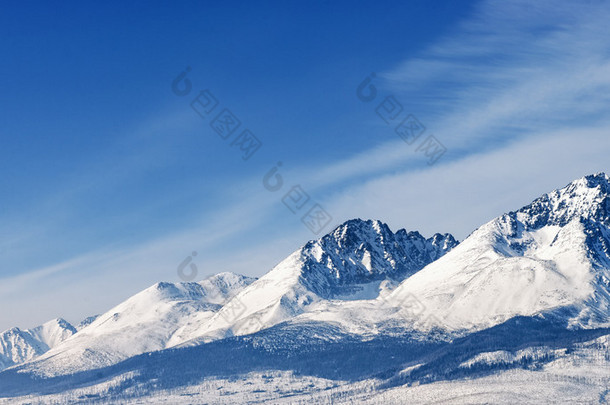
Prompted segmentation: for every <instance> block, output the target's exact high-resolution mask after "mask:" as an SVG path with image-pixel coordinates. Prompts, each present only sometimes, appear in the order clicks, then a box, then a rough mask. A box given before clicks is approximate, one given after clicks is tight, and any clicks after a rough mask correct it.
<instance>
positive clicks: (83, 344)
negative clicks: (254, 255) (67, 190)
mask: <svg viewBox="0 0 610 405" xmlns="http://www.w3.org/2000/svg"><path fill="white" fill-rule="evenodd" d="M254 280H255V279H254V278H250V277H245V276H241V275H237V274H234V273H219V274H216V275H214V276H212V277H210V278H207V279H205V280H203V281H201V282H198V283H195V282H193V283H166V282H161V283H157V284H155V285H153V286H152V287H149V288H147V289H146V290H144V291H142V292H140V293H138V294H136V295H134V296H133V297H131V298H129V299H127V300H126V301H124V302H122V303H121V304H119V305H117V306H116V307H114V308H112V309H110V310H109V311H108V312H106V313H104V314H102V315H100V316H97V317H96V318H95V319H94V320H93V321H91V322H90V323H89V324H88V325H86V326H85V327H83V328H82V329H80V330H79V331H78V333H76V334H75V335H74V336H73V337H72V338H71V339H69V340H67V341H65V342H63V344H59V345H57V346H55V347H53V349H52V350H49V351H48V352H46V353H45V354H44V355H42V356H40V357H39V358H37V359H36V360H35V362H34V363H31V365H29V366H28V367H31V368H38V371H39V372H41V373H45V374H56V373H63V372H67V371H70V372H74V371H78V370H88V369H91V368H96V367H102V366H107V365H109V364H113V363H116V362H118V361H121V360H124V359H126V358H128V357H131V356H135V355H138V354H141V353H145V352H150V351H154V350H160V349H164V348H166V347H170V346H172V345H174V344H177V343H182V342H183V341H184V338H183V337H182V333H183V331H184V330H185V329H188V328H189V326H190V325H193V324H196V325H198V324H200V323H202V322H205V321H206V320H207V319H209V318H211V317H212V316H213V315H214V313H215V312H217V311H218V310H219V308H221V307H222V305H223V304H224V303H225V302H226V301H227V300H229V299H230V298H231V297H233V296H234V295H235V294H237V293H238V292H239V291H240V290H242V289H243V288H245V287H246V286H248V285H249V284H250V283H252V282H253V281H254ZM188 338H190V336H189V337H188Z"/></svg>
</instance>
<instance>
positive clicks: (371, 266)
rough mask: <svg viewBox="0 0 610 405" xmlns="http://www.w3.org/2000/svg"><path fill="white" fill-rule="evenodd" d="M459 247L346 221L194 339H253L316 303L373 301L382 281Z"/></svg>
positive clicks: (447, 238) (446, 239)
mask: <svg viewBox="0 0 610 405" xmlns="http://www.w3.org/2000/svg"><path fill="white" fill-rule="evenodd" d="M457 243H458V242H457V241H456V240H455V239H454V238H453V236H451V235H449V234H445V235H441V234H436V235H434V236H433V237H431V238H429V239H426V238H424V237H423V236H421V235H420V234H419V233H417V232H409V233H407V232H406V231H405V230H404V229H401V230H399V231H398V232H396V233H393V232H392V231H391V230H390V229H389V228H388V226H387V225H385V224H383V223H381V222H379V221H371V220H368V221H363V220H360V219H355V220H350V221H347V222H345V223H344V224H342V225H340V226H339V227H337V228H336V229H335V230H334V231H333V232H331V233H329V234H328V235H325V236H324V237H322V238H321V239H318V240H314V241H310V242H308V243H307V244H306V245H305V246H303V247H302V248H301V249H299V250H297V251H295V252H294V253H292V254H291V255H290V256H288V258H286V259H285V260H284V261H282V262H281V263H279V264H278V265H277V266H276V267H274V268H273V269H272V270H271V271H270V272H269V273H267V274H266V275H265V276H263V277H261V278H260V279H259V280H257V281H256V282H254V283H252V284H251V285H250V286H249V287H248V288H246V289H244V290H243V291H242V292H241V293H239V294H238V295H237V296H236V297H235V298H234V299H233V300H231V301H230V302H229V303H228V304H227V305H225V306H224V307H223V308H222V309H220V311H218V313H217V314H215V315H214V316H213V317H212V318H211V319H210V320H209V321H208V322H206V323H204V324H203V325H202V326H201V327H200V328H199V329H198V330H197V331H195V332H194V333H193V336H197V335H198V336H199V337H200V338H201V339H203V340H212V339H217V338H222V337H225V336H231V335H243V334H248V333H253V332H256V331H258V330H261V329H263V328H267V327H270V326H272V325H275V324H277V323H279V322H282V321H284V320H287V319H290V318H293V317H295V316H297V315H299V314H301V313H303V312H306V311H307V310H308V309H309V308H314V306H312V304H316V303H319V302H325V301H327V300H332V299H339V300H353V299H357V298H361V297H362V295H369V296H370V297H369V298H376V297H377V296H378V295H379V284H380V282H381V281H384V280H386V281H392V280H393V281H395V282H399V281H401V280H403V279H404V278H405V277H408V276H409V275H411V274H413V273H415V272H417V271H418V270H420V269H421V268H423V267H424V266H425V265H427V264H428V263H431V262H432V261H434V260H436V259H437V258H439V257H441V256H442V255H444V254H445V253H446V252H448V251H449V250H451V249H452V248H453V247H454V246H456V245H457ZM371 285H372V286H373V287H372V288H371ZM201 339H200V340H201Z"/></svg>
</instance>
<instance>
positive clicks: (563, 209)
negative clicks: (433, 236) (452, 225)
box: [387, 173, 610, 330]
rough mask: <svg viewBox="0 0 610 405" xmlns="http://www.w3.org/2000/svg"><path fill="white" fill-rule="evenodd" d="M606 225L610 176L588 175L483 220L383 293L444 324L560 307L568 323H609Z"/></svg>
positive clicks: (465, 326)
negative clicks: (452, 246)
mask: <svg viewBox="0 0 610 405" xmlns="http://www.w3.org/2000/svg"><path fill="white" fill-rule="evenodd" d="M609 227H610V178H609V177H608V176H607V175H605V174H603V173H600V174H597V175H592V176H587V177H584V178H582V179H579V180H576V181H574V182H572V183H570V184H569V185H567V186H566V187H564V188H562V189H560V190H556V191H553V192H552V193H549V194H545V195H543V196H542V197H540V198H538V199H537V200H535V201H534V202H533V203H532V204H530V205H528V206H526V207H523V208H522V209H520V210H518V211H516V212H510V213H508V214H504V215H502V216H500V217H498V218H496V219H494V220H492V221H490V222H489V223H487V224H485V225H483V226H482V227H480V228H479V229H477V230H476V231H475V232H473V233H472V234H471V236H469V237H468V238H467V239H466V240H464V241H463V242H462V243H461V244H460V245H459V246H457V247H456V248H455V249H454V250H452V251H451V252H450V253H448V254H447V255H445V256H444V257H442V258H440V259H439V260H437V261H435V262H433V263H432V264H430V265H428V266H427V267H426V268H424V269H423V270H421V271H420V272H418V273H417V274H415V275H413V276H412V277H410V278H408V279H407V280H405V281H404V282H403V283H402V284H401V285H400V286H399V287H397V288H396V289H395V290H394V291H393V292H392V294H390V295H389V297H388V299H387V301H388V303H389V304H390V305H394V306H400V305H401V303H403V302H405V300H409V299H417V300H418V301H419V302H420V303H421V306H422V308H424V310H422V311H420V313H418V314H409V315H410V316H411V321H412V322H415V323H417V321H418V319H422V318H424V317H429V319H428V323H429V324H432V325H437V326H441V327H443V328H447V329H449V330H473V329H482V328H485V327H490V326H493V325H496V324H498V323H501V322H503V321H505V320H507V319H509V318H512V317H514V316H517V315H524V316H529V315H533V314H537V313H540V312H543V311H548V310H553V309H558V308H564V310H566V311H568V313H569V319H570V322H571V324H572V326H580V327H602V326H608V325H610V288H609V286H610V283H609V280H610V266H609V264H610V257H609V252H610V250H609V248H608V247H609V246H610V237H609V236H610V231H609ZM430 314H433V316H429V315H430ZM403 315H404V314H403Z"/></svg>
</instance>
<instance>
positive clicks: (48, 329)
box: [0, 318, 76, 370]
mask: <svg viewBox="0 0 610 405" xmlns="http://www.w3.org/2000/svg"><path fill="white" fill-rule="evenodd" d="M75 333H76V329H75V328H74V327H73V326H72V325H70V323H68V322H67V321H65V320H64V319H61V318H57V319H53V320H51V321H49V322H46V323H44V324H42V325H40V326H37V327H35V328H32V329H25V330H21V329H19V328H12V329H9V330H7V331H5V332H2V333H0V370H1V369H3V368H6V367H10V366H13V365H15V364H20V363H23V362H25V361H28V360H32V359H34V358H36V357H38V356H40V355H41V354H43V353H46V352H47V351H49V349H51V348H53V347H55V346H57V345H59V344H60V343H61V342H63V341H64V340H66V339H68V338H69V337H70V336H72V335H73V334H75Z"/></svg>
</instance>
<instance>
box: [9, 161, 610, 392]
mask: <svg viewBox="0 0 610 405" xmlns="http://www.w3.org/2000/svg"><path fill="white" fill-rule="evenodd" d="M43 335H44V336H45V339H48V340H49V341H54V340H53V339H50V336H52V335H53V334H52V333H42V334H28V335H27V336H31V337H32V339H34V336H43ZM27 336H26V337H27ZM11 339H13V340H16V339H17V338H11ZM37 339H38V340H40V338H37ZM609 339H610V177H608V176H607V175H605V174H603V173H599V174H596V175H591V176H586V177H584V178H582V179H579V180H576V181H574V182H572V183H570V184H568V185H567V186H566V187H563V188H561V189H558V190H555V191H553V192H551V193H548V194H545V195H543V196H542V197H540V198H538V199H536V200H535V201H533V202H532V203H531V204H529V205H527V206H525V207H523V208H521V209H519V210H517V211H513V212H509V213H506V214H503V215H501V216H499V217H498V218H496V219H494V220H492V221H490V222H488V223H487V224H484V225H483V226H481V227H480V228H478V229H477V230H475V231H474V232H473V233H472V234H471V235H470V236H469V237H468V238H467V239H466V240H464V241H463V242H461V243H460V244H458V242H457V241H456V240H455V239H454V238H453V237H452V236H451V235H449V234H444V235H441V234H436V235H434V236H432V237H431V238H428V239H426V238H424V237H423V236H421V235H420V234H419V233H417V232H406V231H404V230H400V231H397V232H396V233H393V232H392V231H391V230H390V229H389V228H388V227H387V226H386V225H385V224H383V223H381V222H379V221H370V220H369V221H363V220H351V221H348V222H346V223H344V224H342V225H340V226H339V227H337V228H336V229H335V230H333V231H332V232H331V233H329V234H328V235H326V236H324V237H322V238H321V239H318V240H314V241H310V242H308V243H307V244H305V245H304V246H303V247H302V248H300V249H298V250H297V251H295V252H294V253H292V254H291V255H290V256H289V257H288V258H286V259H285V260H284V261H282V262H281V263H279V264H278V265H277V266H275V267H274V268H273V269H272V270H271V271H270V272H269V273H267V274H266V275H264V276H263V277H261V278H260V279H258V280H254V279H249V278H246V277H243V276H238V275H234V274H230V273H222V274H219V275H217V276H214V277H212V278H210V279H207V280H204V281H203V282H200V283H177V284H173V283H158V284H156V285H155V286H153V287H150V288H149V289H147V290H145V291H143V292H141V293H139V294H137V295H135V296H133V297H132V298H130V299H129V300H127V301H125V302H123V303H122V304H120V305H118V306H117V307H115V308H113V309H112V310H110V311H108V312H107V313H105V314H103V315H101V316H99V317H97V318H95V319H94V320H93V321H91V322H90V323H89V324H88V325H86V326H84V327H83V328H82V329H80V328H79V331H78V332H77V333H76V334H74V335H73V336H71V337H69V338H67V339H65V340H63V342H61V343H59V344H57V345H56V346H55V347H54V348H52V349H51V350H49V351H48V352H47V353H45V354H42V355H40V356H39V357H38V358H33V357H34V356H35V355H33V356H31V357H29V358H24V360H25V361H27V362H26V363H25V364H22V365H19V366H16V367H12V368H9V369H7V370H5V371H3V372H0V402H1V398H2V395H6V396H7V397H8V398H10V399H9V401H10V400H12V399H13V397H15V396H20V395H28V394H33V395H34V396H33V397H27V396H26V397H23V400H24V401H25V402H27V401H31V399H38V396H39V395H42V394H48V395H50V396H49V397H48V398H49V401H50V402H53V401H58V400H59V401H68V400H70V401H75V402H78V401H83V400H89V399H91V398H96V399H102V398H105V399H107V400H108V402H110V403H112V402H113V401H114V402H117V401H118V402H121V401H123V400H124V399H125V398H128V399H129V398H131V399H134V400H135V399H137V398H138V397H140V396H143V395H145V396H150V398H151V401H152V402H155V401H157V400H158V399H160V398H163V399H165V400H167V401H169V402H172V403H174V402H175V403H193V402H223V401H224V402H225V403H230V402H232V401H233V402H235V401H236V402H242V403H247V402H250V401H253V402H256V401H262V400H265V398H267V399H270V400H273V401H276V400H278V402H279V400H280V399H282V400H284V399H285V400H286V401H287V402H289V401H291V400H292V399H293V398H296V396H298V395H301V394H303V395H305V394H304V393H306V394H307V395H308V396H310V399H311V400H312V402H313V403H315V402H323V401H331V402H333V401H335V400H337V402H339V400H342V399H345V398H347V399H350V398H362V399H363V400H364V399H367V398H369V397H367V395H369V394H370V393H371V392H375V393H378V392H385V391H384V390H388V392H389V391H395V390H396V389H401V390H405V389H406V388H405V387H409V386H411V385H417V384H420V383H429V385H434V383H435V382H437V381H444V382H447V384H449V383H450V382H451V384H453V383H454V382H455V381H459V380H460V379H463V378H473V379H474V378H477V379H482V378H486V377H487V376H489V375H490V374H494V375H501V376H505V375H506V374H503V373H505V371H506V370H527V371H528V372H529V371H531V372H534V371H536V372H540V373H547V374H536V375H529V374H528V375H527V380H531V381H544V378H547V377H545V376H548V375H550V374H549V373H551V374H552V373H555V374H553V375H559V376H561V375H568V376H569V378H578V379H580V378H581V376H582V375H593V374H594V375H595V378H598V380H596V381H595V382H594V383H592V384H589V385H588V386H589V390H588V391H586V395H588V397H587V398H589V397H591V398H594V397H596V398H598V399H599V401H600V402H603V400H607V399H609V398H610V390H608V389H607V388H604V387H607V385H608V384H610V373H607V370H610V355H609V354H608V342H609V341H610V340H609ZM28 347H29V346H28ZM49 347H50V346H49ZM28 350H30V349H28ZM31 350H34V349H31ZM36 355H37V354H36ZM32 358H33V360H30V359H32ZM581 358H582V359H586V360H584V361H587V362H588V363H587V364H586V367H583V368H582V369H581V370H580V371H578V372H576V374H574V373H575V372H574V364H573V362H574V361H577V360H578V359H581ZM578 361H580V360H578ZM593 362H595V364H594V363H593ZM604 370H605V371H604ZM288 372H293V373H294V374H292V375H286V373H288ZM257 373H258V374H257ZM261 373H262V374H261ZM273 373H279V374H278V375H280V376H281V377H280V380H279V382H277V384H276V385H275V386H273V387H272V388H273V389H269V390H267V388H268V387H270V386H269V385H267V384H268V383H269V382H270V377H269V376H270V375H272V374H273ZM524 375H525V374H524ZM573 375H575V376H576V377H573ZM47 377H53V378H47ZM502 378H503V379H500V380H499V381H501V382H502V383H504V384H510V381H511V380H510V378H505V377H502ZM524 378H525V377H524ZM553 378H556V377H553ZM214 381H217V383H215V382H214ZM236 381H238V382H236ZM569 381H570V383H571V382H572V380H569ZM520 384H523V382H520ZM596 384H597V385H596ZM604 384H606V385H604ZM339 385H342V386H343V387H344V388H343V389H344V391H341V392H336V395H335V394H333V393H332V392H330V393H328V394H327V393H326V391H325V390H327V389H328V390H330V391H332V390H333V389H335V388H336V387H337V386H339ZM598 385H599V387H598ZM447 386H449V385H447ZM451 386H452V387H453V386H455V384H454V385H451ZM223 387H224V388H223ZM226 387H230V388H226ZM312 387H313V388H312ZM598 388H599V389H598ZM316 389H317V391H316ZM561 389H564V388H563V387H562V388H561ZM226 390H228V391H226ZM240 390H241V391H240ZM266 390H267V391H266ZM225 391H226V392H225ZM310 391H311V392H310ZM432 391H433V390H431V391H430V392H432ZM216 392H218V393H216ZM263 392H265V394H261V393H263ZM400 392H401V393H404V392H406V391H400ZM411 392H412V391H409V393H411ZM425 392H428V391H425ZM515 392H516V394H515V395H517V396H518V389H517V390H515ZM558 392H559V391H558ZM232 395H234V396H232ZM265 395H266V396H265ZM359 395H360V396H359ZM392 395H393V394H392ZM401 395H402V394H401ZM437 395H440V396H438V398H441V397H442V395H441V394H438V393H436V392H435V393H432V394H430V398H435V397H436V396H437ZM225 396H226V397H225ZM540 397H541V398H545V396H544V395H542V394H541V396H540ZM556 397H557V398H560V397H561V396H556ZM168 398H169V399H168ZM195 398H197V399H195ZM371 398H373V397H371ZM379 398H381V397H374V398H373V399H371V401H372V402H375V400H376V399H379ZM389 398H394V397H392V396H391V395H390V396H389ZM464 398H466V400H467V398H468V397H464ZM486 398H487V397H486ZM305 399H306V398H305ZM487 402H494V401H493V400H488V401H487ZM513 402H514V401H513Z"/></svg>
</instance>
